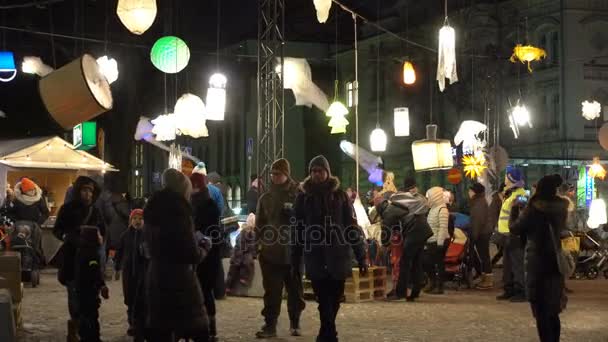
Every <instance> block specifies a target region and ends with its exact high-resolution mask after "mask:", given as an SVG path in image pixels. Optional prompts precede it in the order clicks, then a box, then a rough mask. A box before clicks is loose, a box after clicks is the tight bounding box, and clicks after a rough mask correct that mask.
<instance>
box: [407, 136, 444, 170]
mask: <svg viewBox="0 0 608 342" xmlns="http://www.w3.org/2000/svg"><path fill="white" fill-rule="evenodd" d="M412 156H413V157H414V169H415V170H416V171H433V170H445V169H450V168H452V166H454V160H453V158H452V145H451V144H450V141H449V140H444V139H437V125H427V126H426V139H423V140H416V141H414V142H413V143H412Z"/></svg>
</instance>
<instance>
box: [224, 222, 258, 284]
mask: <svg viewBox="0 0 608 342" xmlns="http://www.w3.org/2000/svg"><path fill="white" fill-rule="evenodd" d="M254 228H255V215H254V214H249V216H248V217H247V222H246V223H245V224H244V225H243V228H242V230H241V233H240V234H239V236H238V237H237V239H236V245H235V246H234V252H233V254H232V258H230V269H229V270H228V277H227V279H226V291H227V292H228V293H229V294H231V295H241V294H242V293H241V290H244V291H245V292H246V291H247V290H248V289H249V288H250V287H251V282H252V280H253V275H254V270H255V268H254V263H253V260H254V259H255V257H256V254H257V251H256V243H255V232H254Z"/></svg>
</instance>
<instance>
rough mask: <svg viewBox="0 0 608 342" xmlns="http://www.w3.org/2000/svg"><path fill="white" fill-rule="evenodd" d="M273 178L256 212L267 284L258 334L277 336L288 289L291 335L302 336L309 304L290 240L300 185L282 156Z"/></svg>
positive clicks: (256, 223) (262, 262)
mask: <svg viewBox="0 0 608 342" xmlns="http://www.w3.org/2000/svg"><path fill="white" fill-rule="evenodd" d="M270 180H271V181H272V183H271V185H270V189H269V190H268V191H266V192H265V193H263V194H262V196H260V199H259V201H258V206H257V210H256V215H255V218H256V220H255V236H256V240H257V244H258V246H259V247H258V248H259V260H260V268H261V269H262V278H263V285H264V310H262V315H263V316H264V326H263V327H262V329H261V330H260V331H258V332H257V333H256V337H258V338H270V337H275V336H276V334H277V331H276V328H277V321H278V318H279V315H280V313H281V302H282V298H283V288H285V289H286V290H287V311H288V314H289V321H290V332H291V335H292V336H300V315H301V313H302V310H304V307H305V306H306V304H305V303H304V299H303V298H304V293H303V290H302V278H301V277H300V275H299V272H294V271H293V270H292V268H291V259H290V257H289V239H288V237H289V235H290V231H291V222H292V219H293V216H294V212H293V209H292V208H293V205H294V203H295V200H296V196H297V194H298V184H297V183H295V182H294V181H293V180H292V179H291V167H290V165H289V162H288V161H287V160H286V159H282V158H281V159H278V160H276V161H275V162H274V163H272V167H271V169H270ZM297 270H299V268H298V269H297Z"/></svg>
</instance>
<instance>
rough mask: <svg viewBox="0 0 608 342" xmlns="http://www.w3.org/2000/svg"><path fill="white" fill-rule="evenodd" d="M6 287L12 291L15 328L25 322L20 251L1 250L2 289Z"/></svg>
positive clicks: (0, 284) (0, 285) (0, 274)
mask: <svg viewBox="0 0 608 342" xmlns="http://www.w3.org/2000/svg"><path fill="white" fill-rule="evenodd" d="M1 288H6V289H8V290H9V292H10V293H11V298H12V301H13V303H12V306H13V310H12V311H13V320H14V324H15V327H14V328H15V329H17V328H20V327H21V326H22V324H23V320H22V317H21V300H22V299H23V283H22V282H21V254H19V252H11V251H6V252H0V289H1Z"/></svg>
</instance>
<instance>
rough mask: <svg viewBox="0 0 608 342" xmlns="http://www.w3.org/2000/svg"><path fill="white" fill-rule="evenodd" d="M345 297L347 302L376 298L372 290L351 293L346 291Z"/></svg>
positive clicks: (366, 300)
mask: <svg viewBox="0 0 608 342" xmlns="http://www.w3.org/2000/svg"><path fill="white" fill-rule="evenodd" d="M344 297H345V298H346V302H347V303H362V302H371V301H373V300H374V292H373V291H370V290H365V291H357V292H351V293H347V292H344Z"/></svg>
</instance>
